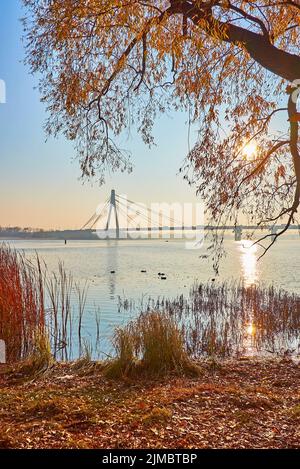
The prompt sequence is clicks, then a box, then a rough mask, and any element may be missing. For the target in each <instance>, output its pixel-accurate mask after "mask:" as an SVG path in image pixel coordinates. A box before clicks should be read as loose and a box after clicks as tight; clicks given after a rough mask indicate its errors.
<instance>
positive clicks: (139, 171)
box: [0, 0, 196, 228]
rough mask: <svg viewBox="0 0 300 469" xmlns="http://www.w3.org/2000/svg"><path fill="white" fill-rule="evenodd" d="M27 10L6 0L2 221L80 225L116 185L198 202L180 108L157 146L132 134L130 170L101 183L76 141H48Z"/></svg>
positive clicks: (142, 194) (1, 3)
mask: <svg viewBox="0 0 300 469" xmlns="http://www.w3.org/2000/svg"><path fill="white" fill-rule="evenodd" d="M22 16H23V12H22V8H21V1H19V0H0V43H1V49H0V79H3V80H5V82H6V87H7V103H6V104H0V135H1V140H0V155H1V171H0V200H1V205H0V225H2V226H8V225H20V226H33V227H44V228H50V227H52V228H65V227H70V228H78V227H80V226H81V225H82V224H83V223H84V222H85V221H86V220H87V219H88V218H89V216H90V215H91V214H92V213H93V212H94V210H95V208H96V206H97V205H98V203H99V202H101V201H102V200H104V199H106V198H107V195H108V193H109V192H110V189H111V188H112V187H115V189H116V190H117V191H118V192H119V193H123V194H127V195H128V197H129V198H130V199H132V200H136V201H140V202H145V203H149V202H151V201H155V202H161V201H164V202H171V201H179V202H190V201H195V200H196V198H195V195H194V192H195V189H194V188H190V187H189V186H188V185H187V183H186V182H184V181H183V180H182V177H181V176H180V175H178V169H179V167H180V165H181V163H182V161H183V159H184V156H185V155H186V153H187V149H188V136H187V135H188V129H187V125H186V123H185V117H184V116H182V115H179V114H177V115H173V116H171V117H163V118H162V119H161V120H160V121H159V122H158V123H157V125H156V128H155V137H156V142H157V146H156V147H153V148H152V149H151V150H148V149H147V147H145V146H144V144H143V143H142V141H141V139H140V138H139V137H136V136H134V137H132V138H131V139H130V140H128V148H129V149H130V150H131V151H132V154H133V163H134V171H133V173H132V174H131V175H127V174H119V175H114V176H113V177H111V176H109V175H107V180H106V184H105V186H102V187H99V186H98V185H97V183H96V181H95V183H94V185H93V186H92V185H91V184H90V183H88V182H87V183H85V184H84V185H83V184H82V181H80V180H79V177H80V171H79V165H78V162H77V161H76V160H75V157H76V154H75V151H74V150H73V148H72V145H71V144H70V143H68V142H67V141H65V140H64V139H61V140H54V139H53V140H49V141H47V142H45V138H46V136H45V134H44V131H43V123H44V121H45V118H46V113H45V110H44V106H43V105H42V104H41V103H40V102H39V93H38V91H37V90H35V89H34V87H35V86H36V85H37V79H36V77H32V76H31V75H30V74H29V73H28V70H27V69H26V67H25V66H24V65H23V58H24V51H23V45H22V41H21V36H22V25H21V24H20V21H19V19H20V17H22ZM194 138H195V135H194V136H193V135H192V140H193V139H194Z"/></svg>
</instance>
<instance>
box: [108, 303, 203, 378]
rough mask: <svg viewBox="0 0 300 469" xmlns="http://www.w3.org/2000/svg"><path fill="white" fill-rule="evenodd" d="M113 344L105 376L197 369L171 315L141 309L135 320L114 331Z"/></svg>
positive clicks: (187, 371) (117, 376) (196, 372)
mask: <svg viewBox="0 0 300 469" xmlns="http://www.w3.org/2000/svg"><path fill="white" fill-rule="evenodd" d="M113 344H114V347H115V351H116V359H114V360H112V361H111V362H109V363H108V365H107V367H106V370H105V372H106V375H107V376H108V377H112V378H119V377H127V376H130V375H134V374H136V373H139V374H140V373H144V374H146V375H147V376H151V375H155V376H162V375H167V374H169V373H175V374H178V375H184V374H192V375H195V374H199V372H200V369H199V367H197V366H196V365H195V364H194V363H193V362H192V361H191V360H190V358H189V356H188V353H187V351H186V349H185V345H184V338H183V334H182V332H181V331H180V330H179V328H178V327H177V325H176V324H175V322H174V321H173V319H172V318H170V317H169V316H168V315H166V314H163V313H157V312H151V313H142V314H141V315H140V316H139V318H138V319H137V320H136V321H132V322H131V323H129V324H128V325H127V326H125V327H124V328H123V329H121V328H119V329H117V330H116V331H115V334H114V339H113Z"/></svg>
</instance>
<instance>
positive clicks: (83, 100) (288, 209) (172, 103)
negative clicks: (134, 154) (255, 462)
mask: <svg viewBox="0 0 300 469" xmlns="http://www.w3.org/2000/svg"><path fill="white" fill-rule="evenodd" d="M23 1H24V3H25V6H26V7H27V12H28V14H27V18H25V19H24V24H25V34H26V39H27V62H28V64H29V65H30V67H31V71H32V72H39V73H40V74H41V75H40V76H41V79H40V90H41V94H42V97H43V100H44V101H45V102H46V103H47V105H48V111H49V120H48V122H47V126H46V127H47V130H48V132H49V133H53V134H55V135H57V134H58V133H61V132H62V133H64V134H65V135H66V136H67V137H68V138H69V139H71V140H76V146H77V149H78V154H79V158H80V164H81V169H82V173H83V175H84V176H87V177H92V176H94V175H95V174H98V175H100V180H101V181H103V177H104V171H105V170H106V169H107V168H108V167H109V168H113V169H121V170H126V169H129V170H130V169H131V166H130V162H129V161H128V159H127V156H128V154H127V152H126V151H123V150H122V149H121V148H120V146H119V145H118V136H119V135H120V134H121V133H122V132H123V131H124V129H128V128H130V127H131V126H132V125H135V126H136V127H137V129H138V131H139V132H140V134H141V135H142V138H143V140H144V142H145V143H146V144H148V145H151V144H152V143H153V136H152V127H153V123H154V121H155V118H156V117H157V115H158V114H160V113H164V112H167V111H169V110H170V109H173V110H174V109H175V110H185V111H187V112H188V115H189V121H190V123H196V124H197V125H198V127H199V141H198V142H197V144H196V146H195V148H194V149H193V150H192V151H191V152H190V154H189V155H188V157H187V163H186V165H185V166H184V168H182V170H183V171H184V172H185V178H186V179H188V181H189V183H190V184H192V183H193V184H196V187H197V192H198V194H199V195H200V196H201V197H202V198H203V199H204V201H205V202H206V205H207V210H208V214H209V216H211V217H212V220H213V222H214V223H217V224H219V225H222V224H224V223H227V222H228V221H231V222H236V221H237V214H238V212H239V213H245V214H246V215H247V216H248V217H249V218H250V219H251V221H252V223H253V224H254V223H260V224H264V223H267V222H276V221H279V220H281V219H282V217H283V216H285V218H284V219H285V221H286V227H285V228H284V229H283V230H281V231H280V232H279V233H278V236H279V235H280V234H282V232H284V230H285V229H287V227H288V226H289V225H290V224H291V223H292V222H293V221H294V216H295V213H296V211H297V208H298V206H299V193H300V191H299V187H300V156H299V153H298V148H297V144H298V118H297V113H296V103H295V99H294V98H295V96H296V94H297V92H298V91H297V86H298V84H299V82H298V81H297V80H299V78H300V57H299V45H300V39H299V24H300V5H299V2H296V1H269V0H259V1H253V2H247V1H242V0H232V1H222V0H220V1H218V0H211V1H200V0H189V1H188V0H170V1H167V0H156V1H141V0H132V1H130V2H128V1H125V0H110V1H107V0H84V1H81V2H77V1H74V0H57V1H55V2H53V1H45V2H40V1H38V0H23ZM295 80H296V82H295ZM288 83H290V84H291V85H290V86H289V87H288V89H287V91H288V93H289V97H286V84H288ZM295 93H296V94H295ZM292 96H293V98H292ZM287 100H288V105H286V104H285V102H286V101H287ZM282 102H284V104H282ZM280 112H285V113H286V115H288V117H289V120H290V130H289V134H288V133H287V129H285V128H282V131H281V132H279V133H276V134H275V135H272V132H271V130H270V129H272V122H273V118H274V117H275V116H277V115H278V113H280ZM283 115H284V114H283ZM224 122H225V124H224ZM254 140H255V142H256V145H257V147H258V151H257V154H255V155H254V157H253V158H249V159H247V158H245V155H244V150H243V149H244V148H245V146H246V145H247V144H248V143H249V142H252V143H253V141H254ZM278 236H275V237H274V236H273V237H271V235H268V236H267V237H266V238H265V241H270V243H267V245H266V244H265V247H264V249H268V247H269V246H270V245H271V244H272V243H273V241H274V240H275V239H276V238H277V237H278ZM217 238H219V237H217Z"/></svg>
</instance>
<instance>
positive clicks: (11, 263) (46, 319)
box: [0, 244, 88, 362]
mask: <svg viewBox="0 0 300 469" xmlns="http://www.w3.org/2000/svg"><path fill="white" fill-rule="evenodd" d="M87 290H88V286H87V284H85V285H84V286H83V287H81V286H80V285H79V284H75V283H74V281H73V277H72V275H71V274H70V273H68V272H67V271H66V269H65V268H64V265H63V263H61V262H60V263H59V265H58V269H57V271H56V272H49V271H48V269H47V266H46V265H45V264H43V265H42V264H41V262H40V259H39V257H38V256H36V258H35V259H34V260H32V261H29V260H28V259H27V258H26V257H25V255H24V254H23V253H21V252H17V251H15V250H13V249H11V248H10V247H9V246H8V245H5V244H2V245H1V246H0V339H2V340H4V341H5V344H6V358H7V361H8V362H17V361H20V360H27V359H30V360H32V361H33V362H36V361H37V356H38V355H40V356H41V357H40V358H41V359H42V361H43V360H44V361H47V360H48V358H49V357H48V358H47V360H46V358H45V357H46V356H47V354H48V351H49V350H48V345H47V344H48V342H49V348H50V349H51V352H52V354H53V356H54V358H59V359H62V360H67V359H68V358H69V357H70V351H71V349H72V339H74V336H76V332H77V337H75V338H76V341H77V342H78V344H79V348H81V344H82V339H83V338H82V323H83V317H84V312H85V306H86V299H87ZM74 309H75V312H77V316H76V314H74ZM76 320H77V322H76Z"/></svg>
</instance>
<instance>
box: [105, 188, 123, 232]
mask: <svg viewBox="0 0 300 469" xmlns="http://www.w3.org/2000/svg"><path fill="white" fill-rule="evenodd" d="M112 211H114V213H115V221H116V239H119V238H120V227H119V219H118V210H117V203H116V191H115V189H112V190H111V193H110V201H109V212H108V217H107V222H106V227H105V231H108V228H109V223H110V219H111V214H112Z"/></svg>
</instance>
